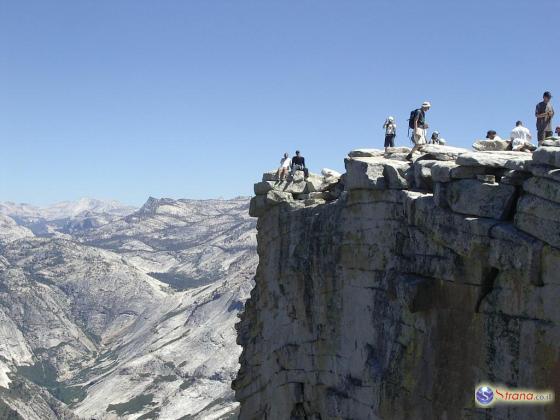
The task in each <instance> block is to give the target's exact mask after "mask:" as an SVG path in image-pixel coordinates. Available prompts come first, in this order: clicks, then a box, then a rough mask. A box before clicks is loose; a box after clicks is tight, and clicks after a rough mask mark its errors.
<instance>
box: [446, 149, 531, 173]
mask: <svg viewBox="0 0 560 420" xmlns="http://www.w3.org/2000/svg"><path fill="white" fill-rule="evenodd" d="M510 160H517V161H527V160H529V161H530V160H531V154H530V153H525V152H512V151H505V152H469V153H465V154H462V155H460V156H459V157H458V158H457V161H456V162H457V163H458V164H459V165H462V166H486V167H489V168H506V163H507V162H508V161H510ZM509 169H515V168H509Z"/></svg>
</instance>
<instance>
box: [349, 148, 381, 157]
mask: <svg viewBox="0 0 560 420" xmlns="http://www.w3.org/2000/svg"><path fill="white" fill-rule="evenodd" d="M384 154H385V151H384V150H379V149H355V150H352V151H351V152H350V153H348V156H349V157H383V155H384Z"/></svg>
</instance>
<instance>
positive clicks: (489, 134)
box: [486, 130, 503, 141]
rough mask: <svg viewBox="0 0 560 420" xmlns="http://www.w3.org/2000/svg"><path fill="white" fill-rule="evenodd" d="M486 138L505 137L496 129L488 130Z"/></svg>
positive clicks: (497, 138) (499, 138) (496, 138)
mask: <svg viewBox="0 0 560 420" xmlns="http://www.w3.org/2000/svg"><path fill="white" fill-rule="evenodd" d="M486 140H500V141H502V140H503V139H502V138H501V137H500V136H498V134H497V133H496V130H488V131H487V132H486Z"/></svg>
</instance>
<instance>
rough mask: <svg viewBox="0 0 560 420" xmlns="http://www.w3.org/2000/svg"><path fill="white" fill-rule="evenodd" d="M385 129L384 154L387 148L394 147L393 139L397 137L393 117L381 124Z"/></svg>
mask: <svg viewBox="0 0 560 420" xmlns="http://www.w3.org/2000/svg"><path fill="white" fill-rule="evenodd" d="M383 128H384V129H385V153H387V149H388V148H389V147H395V137H396V135H397V124H396V123H395V119H394V118H393V117H387V119H386V120H385V123H384V124H383Z"/></svg>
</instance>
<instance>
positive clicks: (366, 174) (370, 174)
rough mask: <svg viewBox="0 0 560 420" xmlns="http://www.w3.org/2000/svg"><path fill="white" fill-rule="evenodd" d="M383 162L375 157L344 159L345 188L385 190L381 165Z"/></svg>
mask: <svg viewBox="0 0 560 420" xmlns="http://www.w3.org/2000/svg"><path fill="white" fill-rule="evenodd" d="M384 160H385V159H380V158H375V157H358V158H347V159H345V160H344V164H345V166H346V177H345V188H346V189H347V190H360V189H373V190H383V189H386V188H387V182H386V181H385V177H384V176H383V171H384V169H385V166H384V165H383V161H384Z"/></svg>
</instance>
